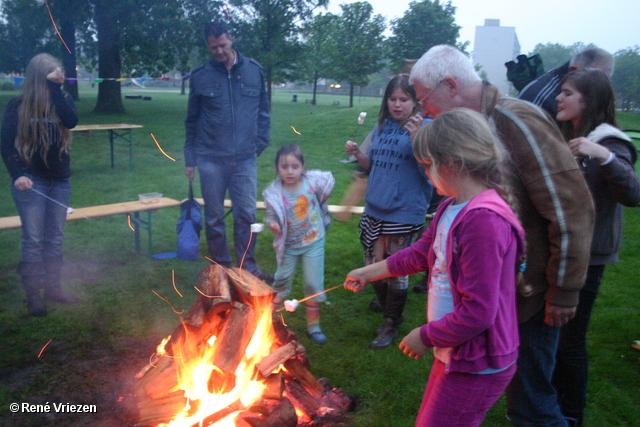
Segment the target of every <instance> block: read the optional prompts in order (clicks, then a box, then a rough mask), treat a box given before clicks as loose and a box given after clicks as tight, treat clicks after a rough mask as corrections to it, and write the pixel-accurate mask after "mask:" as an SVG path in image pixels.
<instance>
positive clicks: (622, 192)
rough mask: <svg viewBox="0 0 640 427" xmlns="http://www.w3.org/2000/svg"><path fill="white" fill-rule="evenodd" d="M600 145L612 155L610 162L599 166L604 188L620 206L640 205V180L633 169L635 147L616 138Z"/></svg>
mask: <svg viewBox="0 0 640 427" xmlns="http://www.w3.org/2000/svg"><path fill="white" fill-rule="evenodd" d="M602 144H603V146H604V147H605V148H606V149H607V150H608V151H609V152H610V153H612V154H613V158H612V159H611V161H609V162H608V163H605V164H601V165H600V173H601V176H602V179H603V180H604V182H605V185H606V187H607V188H608V189H609V191H611V194H613V196H614V197H615V199H616V201H617V202H618V203H620V204H621V205H623V206H629V207H635V206H638V205H640V179H639V178H638V174H637V173H636V170H635V168H634V163H635V162H636V159H637V157H638V152H637V150H636V148H635V146H633V145H632V143H630V142H627V141H623V140H620V139H617V138H610V139H606V140H604V141H602Z"/></svg>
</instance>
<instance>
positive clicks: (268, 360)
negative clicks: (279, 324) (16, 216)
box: [256, 341, 298, 377]
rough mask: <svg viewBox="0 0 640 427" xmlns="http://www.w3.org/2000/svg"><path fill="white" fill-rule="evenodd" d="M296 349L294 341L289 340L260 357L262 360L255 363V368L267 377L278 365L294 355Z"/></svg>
mask: <svg viewBox="0 0 640 427" xmlns="http://www.w3.org/2000/svg"><path fill="white" fill-rule="evenodd" d="M297 351H298V349H297V346H296V342H295V341H291V342H289V343H288V344H286V345H283V346H282V347H280V348H279V349H277V350H276V351H274V352H273V353H271V354H270V355H268V356H267V357H265V358H264V359H262V361H260V363H258V364H257V365H256V368H257V369H258V370H259V371H260V373H261V374H262V376H263V377H268V376H269V375H271V374H272V373H273V372H275V371H276V369H278V368H279V367H280V365H282V364H283V363H285V362H286V361H287V360H289V359H291V358H292V357H293V356H295V355H296V354H297Z"/></svg>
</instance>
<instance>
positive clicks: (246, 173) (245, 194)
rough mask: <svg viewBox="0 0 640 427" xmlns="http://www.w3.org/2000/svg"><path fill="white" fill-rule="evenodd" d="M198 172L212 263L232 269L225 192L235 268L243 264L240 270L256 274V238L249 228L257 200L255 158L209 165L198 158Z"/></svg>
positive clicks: (215, 162) (253, 219) (212, 162)
mask: <svg viewBox="0 0 640 427" xmlns="http://www.w3.org/2000/svg"><path fill="white" fill-rule="evenodd" d="M198 170H199V173H200V188H201V190H202V198H203V199H204V222H205V230H206V235H207V243H208V244H209V251H210V252H211V256H212V258H213V260H214V261H215V262H217V263H219V264H222V265H223V266H226V267H229V266H231V254H230V253H229V246H228V244H227V233H226V228H225V223H224V197H225V195H226V193H227V190H228V191H229V198H230V199H231V204H232V205H233V244H234V248H235V252H236V261H237V265H238V266H240V265H241V264H242V268H244V269H245V270H247V271H248V272H250V273H252V274H259V273H260V271H259V270H258V265H257V263H256V260H255V259H254V257H253V249H254V247H255V244H256V237H257V236H255V235H254V236H252V235H251V224H253V223H254V222H255V221H256V201H257V197H258V172H257V167H256V159H255V157H252V158H249V159H246V160H240V161H236V160H233V159H225V160H217V161H210V160H207V159H200V158H199V159H198ZM249 243H251V246H250V247H248V246H249ZM247 247H248V249H247ZM245 251H246V255H245ZM243 257H244V261H243Z"/></svg>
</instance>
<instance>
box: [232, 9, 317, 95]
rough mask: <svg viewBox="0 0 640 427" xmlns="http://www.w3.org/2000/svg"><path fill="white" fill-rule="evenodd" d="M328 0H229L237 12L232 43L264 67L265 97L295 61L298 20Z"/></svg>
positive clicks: (300, 47) (304, 18)
mask: <svg viewBox="0 0 640 427" xmlns="http://www.w3.org/2000/svg"><path fill="white" fill-rule="evenodd" d="M327 3H328V0H232V1H231V4H232V5H233V6H234V7H235V8H236V11H237V12H238V19H239V22H238V24H237V28H238V31H237V32H236V34H234V37H235V39H236V41H237V43H236V47H238V49H239V50H241V51H242V53H243V54H246V55H247V56H249V57H251V58H254V59H256V60H257V61H258V62H260V64H261V65H262V67H263V68H264V70H265V77H266V81H267V88H268V92H269V99H271V84H272V83H273V82H275V81H284V80H286V78H287V77H288V73H287V71H291V69H292V68H293V67H295V66H296V65H297V62H298V61H297V60H298V59H299V58H300V56H301V52H302V45H301V43H300V41H299V33H300V31H301V24H302V23H303V22H304V21H306V20H308V19H310V18H311V16H312V13H313V11H314V10H315V9H317V8H318V7H324V6H326V5H327Z"/></svg>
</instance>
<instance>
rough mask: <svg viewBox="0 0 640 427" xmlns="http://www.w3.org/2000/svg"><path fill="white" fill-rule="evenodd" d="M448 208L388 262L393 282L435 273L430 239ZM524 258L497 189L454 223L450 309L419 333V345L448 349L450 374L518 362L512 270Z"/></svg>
mask: <svg viewBox="0 0 640 427" xmlns="http://www.w3.org/2000/svg"><path fill="white" fill-rule="evenodd" d="M452 202H453V199H452V198H451V199H448V200H446V201H445V202H443V203H441V205H440V206H439V208H438V210H437V212H436V215H435V217H434V219H433V221H431V224H430V226H429V228H428V229H427V230H426V231H425V232H424V234H423V235H422V238H421V239H420V240H418V241H417V242H416V243H415V244H414V245H412V246H411V247H409V248H406V249H404V250H402V251H400V252H397V253H396V254H394V255H392V256H390V257H389V258H387V266H388V268H389V271H390V272H391V273H392V274H393V275H394V276H405V275H408V274H414V273H417V272H419V271H426V270H428V269H429V268H430V267H431V266H433V264H434V262H435V253H434V251H433V249H432V242H433V237H434V235H435V232H436V227H437V224H438V221H439V219H440V217H441V216H442V213H443V212H444V210H445V209H446V207H447V206H449V205H450V204H451V203H452ZM523 254H524V231H523V229H522V227H521V226H520V223H519V222H518V219H517V218H516V216H515V214H514V213H513V211H512V210H511V208H510V207H509V206H508V205H507V203H506V202H505V201H504V200H503V199H502V198H501V197H500V196H499V195H498V193H497V192H496V191H495V190H486V191H484V192H482V193H480V194H478V195H477V196H476V197H474V198H473V199H471V200H470V201H469V203H468V204H467V206H465V207H464V208H463V209H462V211H460V213H459V214H458V215H457V216H456V218H455V220H454V221H453V223H452V224H451V228H450V230H449V235H448V237H447V260H448V263H449V267H448V273H449V280H450V281H451V292H452V294H453V302H454V310H453V312H452V313H449V314H447V315H445V316H444V317H442V318H441V319H440V320H437V321H433V322H429V323H427V324H426V325H424V326H422V328H421V330H420V335H421V338H422V342H423V343H424V345H426V346H428V347H453V351H452V353H451V362H450V364H449V367H448V369H449V371H458V372H480V371H482V370H484V369H487V368H494V369H500V368H504V367H507V366H509V365H510V364H511V363H513V362H514V361H515V360H516V358H517V355H518V353H517V350H518V344H519V340H518V319H517V314H516V273H517V272H516V263H517V261H518V260H519V259H520V258H521V257H522V255H523Z"/></svg>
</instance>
